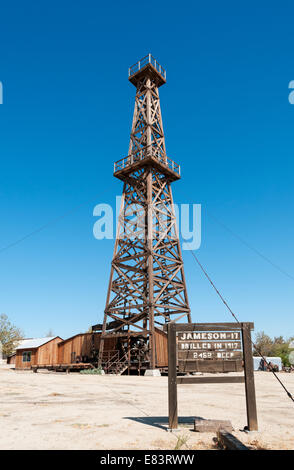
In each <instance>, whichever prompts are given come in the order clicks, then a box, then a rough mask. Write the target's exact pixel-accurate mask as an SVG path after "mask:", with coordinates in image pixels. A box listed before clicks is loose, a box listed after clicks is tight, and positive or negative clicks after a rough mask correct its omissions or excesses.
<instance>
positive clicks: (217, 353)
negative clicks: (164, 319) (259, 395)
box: [167, 322, 258, 431]
mask: <svg viewBox="0 0 294 470" xmlns="http://www.w3.org/2000/svg"><path fill="white" fill-rule="evenodd" d="M253 327H254V325H253V323H240V324H238V323H190V324H189V323H185V324H177V323H173V322H171V323H168V325H167V332H168V376H169V382H168V389H169V427H170V429H175V428H177V427H178V416H177V384H195V383H197V384H199V383H245V394H246V408H247V421H248V429H249V430H250V431H253V430H257V429H258V425H257V412H256V398H255V387H254V373H253V355H252V344H251V330H252V329H253ZM240 371H244V375H242V376H227V377H226V376H225V377H224V376H221V377H220V376H213V377H193V376H191V377H177V372H179V373H183V372H213V373H220V372H240Z"/></svg>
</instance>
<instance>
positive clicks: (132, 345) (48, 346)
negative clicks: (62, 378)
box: [10, 328, 168, 374]
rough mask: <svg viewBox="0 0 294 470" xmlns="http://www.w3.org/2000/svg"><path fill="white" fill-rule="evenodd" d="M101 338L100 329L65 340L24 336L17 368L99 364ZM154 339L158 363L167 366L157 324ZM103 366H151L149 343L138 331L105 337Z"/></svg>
mask: <svg viewBox="0 0 294 470" xmlns="http://www.w3.org/2000/svg"><path fill="white" fill-rule="evenodd" d="M100 341H101V332H93V333H79V334H77V335H74V336H72V337H70V338H67V339H65V340H63V339H62V338H60V337H59V336H56V337H51V338H35V339H25V340H23V341H21V343H20V344H19V345H18V347H17V348H16V355H15V369H18V370H25V369H33V370H34V371H35V372H36V371H37V370H38V369H42V368H46V369H50V370H52V369H53V370H59V371H60V370H67V371H69V370H74V369H76V370H81V369H83V368H92V367H97V365H98V353H99V346H100ZM155 341H156V367H157V368H162V369H164V368H166V367H167V365H168V353H167V335H166V333H165V332H164V331H162V330H161V329H158V328H155ZM10 363H12V362H10ZM102 367H103V369H104V370H105V372H106V373H115V374H122V373H142V372H144V370H146V369H148V368H149V350H148V345H146V342H145V341H144V340H143V338H142V337H140V336H138V335H137V336H132V335H130V336H128V335H125V336H124V335H117V336H115V335H111V336H109V337H108V338H105V339H104V351H103V364H102Z"/></svg>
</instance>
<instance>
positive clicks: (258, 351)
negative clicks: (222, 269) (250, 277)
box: [190, 250, 294, 402]
mask: <svg viewBox="0 0 294 470" xmlns="http://www.w3.org/2000/svg"><path fill="white" fill-rule="evenodd" d="M190 252H191V254H192V256H193V257H194V259H195V261H196V263H197V264H198V265H199V267H200V269H201V271H202V272H203V273H204V275H205V277H206V278H207V279H208V281H209V282H210V284H211V285H212V287H213V289H214V290H215V292H216V293H217V295H218V296H219V297H220V299H221V300H222V302H223V303H224V304H225V306H226V308H227V309H228V310H229V312H230V313H231V315H232V316H233V318H234V319H235V321H236V322H237V323H238V324H239V325H240V326H241V323H240V321H239V320H238V318H237V317H236V315H235V314H234V312H233V311H232V309H231V308H230V306H229V305H228V303H227V302H226V301H225V299H224V298H223V296H222V294H221V293H220V292H219V290H218V289H217V288H216V286H215V284H214V283H213V281H212V280H211V278H210V277H209V275H208V273H207V272H206V270H205V269H204V267H203V266H202V264H201V263H200V261H199V260H198V258H197V256H196V255H195V253H193V251H192V250H190ZM248 336H249V335H248ZM249 339H250V342H251V344H252V346H253V347H254V349H255V351H256V352H257V354H259V356H260V357H261V358H262V359H263V360H264V362H265V363H266V364H267V365H268V366H269V370H270V371H271V372H272V373H273V374H274V376H275V378H276V379H277V381H278V382H279V383H280V385H281V386H282V387H283V389H284V390H285V392H286V393H287V395H288V397H289V398H290V399H291V400H292V401H293V402H294V397H293V396H292V394H291V393H290V392H289V390H288V389H287V388H286V387H285V385H284V384H283V382H282V381H281V380H280V378H279V377H278V376H277V374H276V373H275V371H274V370H273V369H272V367H271V366H270V365H269V363H268V362H267V360H266V359H265V357H264V356H263V354H262V353H261V351H260V349H259V348H258V347H257V346H256V344H255V343H254V342H253V341H252V339H251V337H249Z"/></svg>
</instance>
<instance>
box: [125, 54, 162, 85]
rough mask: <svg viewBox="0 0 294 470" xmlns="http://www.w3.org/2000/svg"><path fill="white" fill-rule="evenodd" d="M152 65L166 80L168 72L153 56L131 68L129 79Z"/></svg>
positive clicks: (147, 56)
mask: <svg viewBox="0 0 294 470" xmlns="http://www.w3.org/2000/svg"><path fill="white" fill-rule="evenodd" d="M148 64H151V65H153V67H154V68H155V69H156V70H157V72H158V73H159V74H160V75H161V76H162V78H164V80H166V70H165V69H164V68H163V67H162V66H161V65H160V64H159V62H158V61H157V60H156V59H155V58H154V57H153V55H152V54H148V55H146V56H145V57H143V59H140V60H139V61H138V62H136V63H135V64H134V65H132V66H131V67H130V68H129V78H130V77H132V76H133V75H135V74H136V73H137V72H139V71H140V70H141V69H143V68H144V67H146V65H148Z"/></svg>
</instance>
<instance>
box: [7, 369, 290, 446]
mask: <svg viewBox="0 0 294 470" xmlns="http://www.w3.org/2000/svg"><path fill="white" fill-rule="evenodd" d="M207 375H209V374H207ZM232 375H234V374H232ZM280 377H281V378H282V379H283V381H284V382H285V384H286V385H287V387H288V388H289V390H290V392H291V393H292V394H294V374H285V373H281V374H280ZM255 383H256V393H257V406H258V420H259V432H254V433H249V434H246V433H245V432H242V431H240V430H241V429H243V428H244V426H245V425H246V408H245V393H244V385H243V384H223V385H218V384H209V385H206V384H203V385H179V386H178V400H179V416H180V417H181V421H183V423H182V424H181V430H180V431H178V432H177V433H168V432H166V428H167V377H137V376H97V375H82V374H79V373H71V374H67V375H66V374H63V373H52V372H47V371H40V372H38V373H37V374H34V373H32V372H30V371H28V372H21V371H14V370H13V369H12V368H11V367H9V366H0V428H1V435H0V449H174V448H175V447H176V446H178V447H179V446H180V448H182V449H210V448H214V444H213V438H214V436H215V435H214V434H210V433H207V434H206V433H205V434H204V433H201V434H200V433H195V432H193V431H191V425H189V424H188V423H191V422H192V419H193V417H196V416H198V417H202V418H206V419H229V420H231V422H232V425H233V427H234V434H235V435H236V436H237V437H238V438H239V439H240V440H241V441H242V442H244V443H245V444H246V445H250V446H251V447H252V448H255V449H294V431H293V422H294V404H293V403H292V402H291V400H290V399H289V398H288V397H287V395H286V394H285V392H284V391H283V390H282V388H281V387H280V385H279V384H278V383H277V381H276V380H275V379H274V378H273V377H272V374H270V373H266V372H256V373H255ZM185 423H187V424H185Z"/></svg>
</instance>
